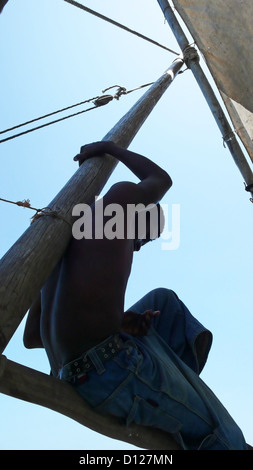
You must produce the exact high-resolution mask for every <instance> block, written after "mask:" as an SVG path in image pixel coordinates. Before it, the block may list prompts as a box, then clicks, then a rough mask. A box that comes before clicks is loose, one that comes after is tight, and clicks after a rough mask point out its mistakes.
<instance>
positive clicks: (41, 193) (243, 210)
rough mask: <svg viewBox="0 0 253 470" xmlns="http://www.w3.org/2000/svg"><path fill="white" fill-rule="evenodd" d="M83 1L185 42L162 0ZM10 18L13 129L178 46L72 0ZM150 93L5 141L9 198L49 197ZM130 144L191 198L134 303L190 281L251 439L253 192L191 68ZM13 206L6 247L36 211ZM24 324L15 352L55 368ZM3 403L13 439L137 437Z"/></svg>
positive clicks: (118, 173)
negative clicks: (82, 155) (173, 244)
mask: <svg viewBox="0 0 253 470" xmlns="http://www.w3.org/2000/svg"><path fill="white" fill-rule="evenodd" d="M83 4H85V5H86V6H88V7H90V8H93V9H94V10H97V11H99V12H101V13H103V14H104V15H107V16H110V17H111V18H113V19H115V20H116V21H119V22H121V23H123V24H125V25H127V26H129V27H130V28H132V29H135V30H137V31H139V32H141V33H142V34H144V35H147V36H149V37H152V38H153V39H155V40H156V41H158V42H160V43H163V44H165V45H167V46H168V47H170V48H172V49H174V50H175V51H179V48H178V46H177V44H176V41H175V39H174V37H173V34H172V33H171V32H170V28H169V26H168V25H167V24H166V23H165V22H164V18H163V15H162V13H161V10H160V7H159V5H158V3H157V2H156V1H155V0H138V2H136V1H135V0H129V1H128V2H127V4H126V2H117V1H116V0H107V1H106V2H104V1H102V0H92V1H91V0H89V1H88V0H87V1H85V2H83ZM0 23H1V24H0V44H1V50H0V55H1V97H0V100H1V113H0V128H1V129H6V128H8V127H11V126H12V125H15V124H19V123H21V122H25V121H27V120H29V119H32V118H34V117H37V116H40V115H43V114H46V113H48V112H50V111H54V110H57V109H60V108H62V107H64V106H68V105H72V104H74V103H77V102H80V101H82V100H85V99H88V98H91V97H93V96H97V95H100V94H101V92H102V90H103V89H104V88H107V87H109V86H113V85H116V84H117V85H122V86H125V87H126V88H127V89H132V88H135V87H137V86H139V85H142V84H145V83H149V82H152V81H154V80H156V79H157V78H159V76H160V75H161V74H162V73H163V72H164V71H165V69H166V68H167V67H168V66H169V65H170V64H171V62H172V61H173V60H174V58H175V56H174V55H173V54H171V53H169V52H166V51H165V50H163V49H160V48H158V47H157V46H154V45H152V44H149V43H147V42H146V41H143V40H141V39H139V38H137V37H134V36H132V35H130V34H129V33H127V32H125V31H122V30H119V29H117V28H116V27H114V26H112V25H110V24H108V23H105V22H104V21H102V20H100V19H98V18H95V17H93V16H91V15H89V14H88V13H85V12H83V11H81V10H79V9H77V8H75V7H73V6H72V5H69V4H67V3H65V2H64V1H63V0H43V1H42V0H38V1H36V2H34V1H33V0H23V1H22V2H19V1H17V0H16V1H15V0H9V2H8V4H7V5H6V7H5V9H4V11H3V13H2V15H1V17H0ZM188 37H189V38H190V35H189V34H188ZM201 63H202V67H203V68H204V67H205V65H204V61H203V59H202V62H201ZM142 93H143V90H140V91H137V92H134V93H131V94H129V95H127V96H123V97H121V98H120V100H119V101H116V100H114V101H113V102H111V103H110V104H108V105H107V106H106V107H103V108H99V109H96V110H95V111H92V112H89V113H86V114H83V115H81V116H79V117H76V118H73V119H70V120H66V121H64V122H61V123H58V124H55V125H53V126H50V127H46V128H45V129H42V130H38V131H36V132H33V133H31V134H28V135H26V136H23V137H20V138H17V139H14V140H10V141H8V142H6V143H2V144H0V152H1V172H0V198H4V199H10V200H13V201H18V200H24V199H30V201H31V204H32V206H33V207H38V208H41V207H45V206H47V205H48V204H49V202H50V201H51V200H52V199H53V198H54V196H55V195H56V194H57V193H58V191H59V190H60V189H61V188H62V187H63V186H64V184H65V183H66V182H67V181H68V180H69V178H70V177H71V176H72V174H73V173H74V171H75V170H76V163H74V162H73V157H74V155H75V154H76V153H77V152H78V151H79V148H80V147H81V146H82V145H84V144H85V143H89V142H93V141H97V140H100V139H102V138H103V137H104V136H105V135H106V134H107V132H108V131H109V130H110V129H111V128H112V127H113V126H114V124H115V123H116V122H117V121H118V120H119V119H120V118H121V117H122V116H123V115H124V114H125V113H126V112H127V111H128V110H129V108H130V107H131V106H132V105H133V104H134V103H135V101H136V100H137V99H138V98H139V97H140V96H141V95H142ZM130 148H131V149H132V150H134V151H136V152H139V153H141V154H143V155H146V156H147V157H149V158H151V159H152V160H154V161H155V162H157V163H158V164H159V165H161V166H162V167H163V168H164V169H166V171H168V173H169V174H170V175H171V177H172V180H173V183H174V184H173V187H172V188H171V190H170V191H169V192H168V193H167V194H166V196H165V197H164V199H163V201H162V202H163V203H165V204H168V207H169V208H172V204H179V205H180V245H179V247H178V248H177V249H176V250H168V251H164V250H162V249H161V241H160V240H159V241H156V242H154V243H152V244H151V245H148V246H146V247H144V249H143V251H142V252H140V253H139V254H137V255H136V258H135V260H134V264H133V270H132V276H131V279H130V281H129V285H128V290H127V295H126V307H129V306H130V305H131V304H132V303H134V302H135V301H136V300H137V299H138V298H140V297H141V296H142V295H144V294H145V293H146V292H148V291H149V290H151V289H153V288H155V287H167V288H169V289H173V290H174V291H175V292H177V294H178V295H179V297H180V298H181V299H182V300H183V301H184V302H185V304H186V305H187V306H188V308H189V309H190V311H191V312H192V313H193V315H195V316H196V317H197V318H198V319H199V320H200V321H201V322H202V323H203V324H204V325H205V326H206V327H208V328H209V329H211V331H212V332H213V335H214V341H213V346H212V350H211V353H210V356H209V359H208V362H207V365H206V367H205V369H204V371H203V373H202V375H201V377H202V379H203V380H204V381H205V382H206V383H207V385H208V386H209V387H210V388H211V389H212V390H213V391H214V393H215V394H216V395H217V396H218V397H219V399H220V400H221V401H222V403H223V404H224V406H225V407H226V408H227V409H228V411H229V412H230V413H231V415H232V416H233V417H234V419H235V420H236V421H237V423H238V424H239V426H240V427H241V429H242V430H243V432H244V435H245V438H246V440H247V441H248V442H249V443H251V444H252V442H253V435H252V425H251V416H252V411H253V407H252V391H253V380H252V359H253V346H252V334H251V333H252V326H253V319H252V317H253V316H252V262H253V256H252V251H251V249H250V246H251V245H252V239H251V237H252V235H251V234H252V229H253V223H252V204H251V203H250V202H249V195H248V193H246V192H245V191H244V185H243V180H242V177H241V175H240V173H239V171H238V169H237V168H236V166H235V164H234V162H233V160H232V158H231V156H230V153H229V151H228V149H226V148H224V146H223V141H222V137H221V134H220V132H219V130H218V128H217V125H216V123H215V121H214V118H213V116H212V114H211V112H210V110H209V109H208V107H207V104H206V102H205V100H204V98H203V96H202V94H201V91H200V90H199V87H198V85H197V84H196V82H195V80H194V78H193V77H192V75H191V72H190V71H186V72H185V73H183V74H182V75H179V76H178V77H177V78H176V80H175V82H174V83H173V84H172V86H171V87H170V88H169V89H168V91H167V92H166V93H165V95H164V96H163V97H162V99H161V101H160V102H159V103H158V105H157V106H156V107H155V109H154V111H153V112H152V114H151V115H150V117H149V118H148V120H147V121H146V123H145V124H144V126H143V127H142V128H141V130H140V132H139V133H138V135H137V136H136V138H135V139H134V141H133V142H132V144H131V146H130ZM123 179H124V180H126V179H129V180H132V181H136V180H135V177H134V176H133V175H132V174H131V173H130V172H129V170H128V169H126V168H125V167H124V166H123V165H122V164H119V165H118V166H117V168H116V170H115V171H114V173H113V175H112V176H111V178H110V180H109V182H108V184H107V185H106V188H105V190H106V189H107V188H108V187H109V186H110V185H111V184H113V183H114V182H116V181H119V180H123ZM0 214H1V243H0V255H1V256H3V255H4V254H5V253H6V251H7V250H8V249H9V248H10V247H11V246H12V244H13V243H15V241H16V240H17V239H18V237H19V236H20V235H21V234H22V233H23V232H24V231H25V230H26V228H27V227H28V226H29V224H30V219H31V217H32V215H33V213H32V211H30V210H28V209H23V208H20V207H17V206H14V205H11V204H6V203H3V202H0ZM168 224H169V225H170V224H171V217H170V214H169V217H168ZM23 328H24V322H22V323H21V325H20V327H19V328H18V330H17V331H16V333H15V334H14V336H13V338H12V339H11V341H10V343H9V345H8V347H7V348H6V350H5V351H4V354H5V355H6V356H7V357H8V358H9V359H11V360H14V361H16V362H19V363H21V364H25V365H27V366H28V367H32V368H35V369H38V370H41V371H43V372H46V373H48V372H49V366H48V362H47V358H46V355H45V353H44V351H42V350H34V351H30V350H29V351H28V350H26V349H25V348H24V347H23V344H22V335H23ZM0 414H1V430H0V448H1V449H104V450H105V449H130V448H131V446H130V445H128V444H127V443H124V442H120V441H117V440H112V439H109V438H106V437H105V436H101V435H99V434H97V433H94V432H92V431H90V430H89V429H86V428H85V427H84V426H81V425H79V424H78V423H76V422H75V421H72V420H70V419H68V418H66V417H64V416H62V415H60V414H58V413H55V412H53V411H51V410H48V409H46V408H43V407H40V406H35V405H32V404H30V403H26V402H23V401H20V400H17V399H14V398H11V397H7V396H5V395H0Z"/></svg>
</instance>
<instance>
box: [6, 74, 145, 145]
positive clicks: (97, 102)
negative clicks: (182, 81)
mask: <svg viewBox="0 0 253 470" xmlns="http://www.w3.org/2000/svg"><path fill="white" fill-rule="evenodd" d="M153 83H154V82H151V83H146V84H144V85H140V86H138V87H136V88H133V89H132V90H127V89H126V88H125V87H122V86H119V85H113V86H111V87H109V88H106V89H105V90H102V93H104V92H105V91H108V90H110V89H111V88H115V87H118V90H117V91H116V93H115V95H102V96H96V97H94V98H90V99H88V100H85V101H80V102H79V103H76V104H72V105H71V106H67V107H65V108H62V109H59V110H58V111H53V112H52V113H48V114H44V116H40V117H38V118H35V119H31V120H30V121H26V122H24V123H22V124H18V125H16V126H13V127H10V128H8V129H5V130H3V131H0V134H5V133H7V132H10V131H12V130H15V129H18V128H20V127H23V126H26V125H28V124H31V123H33V122H37V121H40V120H41V119H45V118H47V117H50V116H53V115H55V114H58V113H61V112H63V111H66V110H68V109H72V108H74V107H77V106H80V105H82V104H85V103H90V102H91V101H92V102H93V104H94V106H92V107H91V108H88V109H84V110H82V111H78V112H77V113H74V114H69V115H67V116H64V117H62V118H59V119H55V120H54V121H50V122H47V123H45V124H41V125H40V126H37V127H33V128H32V129H28V130H26V131H23V132H20V133H18V134H14V135H12V136H10V137H6V138H4V139H2V140H0V144H2V143H3V142H7V141H8V140H12V139H15V138H17V137H20V136H22V135H25V134H28V133H30V132H33V131H36V130H38V129H42V128H43V127H46V126H50V125H51V124H55V123H57V122H60V121H64V120H65V119H69V118H71V117H74V116H78V115H80V114H83V113H86V112H88V111H91V110H92V109H96V108H98V107H100V106H104V105H106V104H108V103H109V102H110V101H112V100H113V99H116V100H119V98H120V97H121V96H122V95H128V94H129V93H132V92H133V91H136V90H139V89H141V88H144V87H147V86H150V85H152V84H153Z"/></svg>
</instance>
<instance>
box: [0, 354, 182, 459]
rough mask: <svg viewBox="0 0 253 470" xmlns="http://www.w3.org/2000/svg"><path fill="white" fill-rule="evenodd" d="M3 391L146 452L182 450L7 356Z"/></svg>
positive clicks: (0, 377)
mask: <svg viewBox="0 0 253 470" xmlns="http://www.w3.org/2000/svg"><path fill="white" fill-rule="evenodd" d="M0 392H1V393H4V394H6V395H9V396H12V397H15V398H19V399H21V400H25V401H28V402H30V403H34V404H36V405H40V406H45V407H47V408H49V409H51V410H54V411H57V412H58V413H61V414H63V415H65V416H67V417H69V418H71V419H74V420H75V421H77V422H78V423H80V424H82V425H84V426H86V427H88V428H89V429H92V430H93V431H95V432H98V433H100V434H103V435H105V436H107V437H110V438H113V439H118V440H120V441H125V442H128V443H129V444H132V445H134V446H137V447H140V448H142V449H152V450H168V449H169V450H178V449H180V447H179V445H178V444H177V443H176V442H175V441H174V439H173V438H172V437H171V435H169V434H168V433H166V432H164V431H161V430H159V429H154V428H148V427H144V426H139V425H136V424H134V423H133V424H131V425H130V426H126V425H125V424H124V423H122V422H121V421H120V420H119V419H117V418H115V417H113V416H109V415H108V416H103V415H101V414H100V413H98V412H96V411H94V410H93V409H92V408H91V407H90V406H89V405H88V404H87V403H86V402H85V401H84V399H83V398H82V397H81V396H80V395H79V394H78V393H77V392H76V391H75V390H74V389H73V387H72V386H71V385H69V384H67V383H64V382H62V381H61V380H59V379H56V378H54V377H50V376H48V375H46V374H43V373H42V372H39V371H36V370H33V369H30V368H28V367H25V366H23V365H21V364H17V363H16V362H13V361H10V360H8V359H7V358H6V357H5V356H1V358H0Z"/></svg>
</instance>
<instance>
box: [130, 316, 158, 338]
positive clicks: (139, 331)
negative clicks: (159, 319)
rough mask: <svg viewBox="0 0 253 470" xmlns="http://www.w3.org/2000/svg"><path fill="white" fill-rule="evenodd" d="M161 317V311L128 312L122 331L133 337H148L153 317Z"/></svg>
mask: <svg viewBox="0 0 253 470" xmlns="http://www.w3.org/2000/svg"><path fill="white" fill-rule="evenodd" d="M157 315H160V312H159V310H156V311H153V310H146V311H145V312H144V313H142V314H141V313H136V312H132V311H128V312H126V313H125V314H124V316H123V320H122V325H121V329H122V331H124V332H125V333H128V334H129V335H132V336H146V334H147V333H148V330H149V328H150V326H151V320H152V318H153V317H156V316H157Z"/></svg>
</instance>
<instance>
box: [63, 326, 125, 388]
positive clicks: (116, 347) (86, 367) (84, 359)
mask: <svg viewBox="0 0 253 470" xmlns="http://www.w3.org/2000/svg"><path fill="white" fill-rule="evenodd" d="M123 348H124V342H123V341H122V339H121V338H120V337H119V335H114V336H111V337H110V338H108V339H107V340H105V341H103V342H102V343H100V344H99V345H98V346H95V347H94V348H92V351H95V352H96V355H97V357H98V358H99V359H100V361H101V362H102V363H104V362H106V361H108V360H109V359H111V358H112V357H114V356H116V354H118V352H119V351H120V350H121V349H123ZM92 369H95V366H94V364H93V362H92V360H91V359H90V358H89V351H86V352H85V353H84V354H82V356H80V357H79V358H77V359H75V360H74V361H71V362H69V363H68V364H65V365H64V366H63V367H62V369H61V370H60V374H59V377H60V379H61V380H64V381H66V382H70V383H72V384H73V383H80V382H84V380H85V379H86V378H87V377H86V376H87V373H88V372H90V371H91V370H92Z"/></svg>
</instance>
